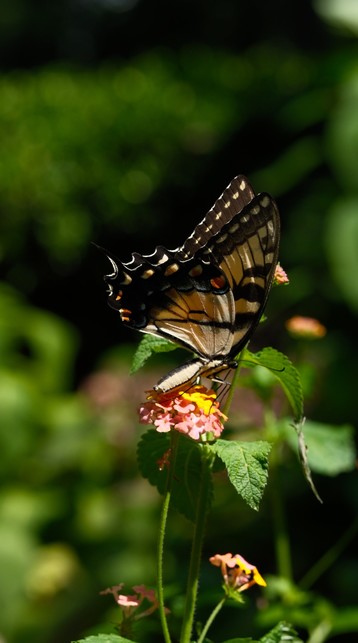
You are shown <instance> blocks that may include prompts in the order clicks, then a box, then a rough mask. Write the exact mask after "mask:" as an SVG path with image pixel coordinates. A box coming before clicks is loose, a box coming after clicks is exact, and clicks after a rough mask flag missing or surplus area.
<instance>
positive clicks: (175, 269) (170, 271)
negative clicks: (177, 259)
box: [164, 263, 179, 277]
mask: <svg viewBox="0 0 358 643" xmlns="http://www.w3.org/2000/svg"><path fill="white" fill-rule="evenodd" d="M178 270H179V265H178V264H177V263H171V264H170V265H169V266H168V267H167V268H166V269H165V272H164V276H165V277H169V276H170V275H173V274H174V273H175V272H178Z"/></svg>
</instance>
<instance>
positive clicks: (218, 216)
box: [215, 210, 222, 221]
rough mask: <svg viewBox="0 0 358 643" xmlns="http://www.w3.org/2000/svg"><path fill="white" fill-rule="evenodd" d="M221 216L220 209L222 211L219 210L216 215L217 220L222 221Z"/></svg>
mask: <svg viewBox="0 0 358 643" xmlns="http://www.w3.org/2000/svg"><path fill="white" fill-rule="evenodd" d="M221 217H222V212H221V210H220V212H217V213H216V215H215V221H220V219H221Z"/></svg>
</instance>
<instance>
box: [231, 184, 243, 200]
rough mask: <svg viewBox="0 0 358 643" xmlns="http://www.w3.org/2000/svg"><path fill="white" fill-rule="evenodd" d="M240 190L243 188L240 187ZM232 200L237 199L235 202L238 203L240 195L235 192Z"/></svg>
mask: <svg viewBox="0 0 358 643" xmlns="http://www.w3.org/2000/svg"><path fill="white" fill-rule="evenodd" d="M240 189H241V187H240ZM232 198H233V199H235V201H236V199H238V198H239V193H238V192H234V194H233V195H232Z"/></svg>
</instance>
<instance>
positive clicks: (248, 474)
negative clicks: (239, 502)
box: [211, 440, 271, 510]
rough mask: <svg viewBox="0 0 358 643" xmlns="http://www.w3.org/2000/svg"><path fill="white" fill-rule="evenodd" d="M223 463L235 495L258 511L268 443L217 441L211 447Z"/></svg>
mask: <svg viewBox="0 0 358 643" xmlns="http://www.w3.org/2000/svg"><path fill="white" fill-rule="evenodd" d="M211 448H212V449H213V450H214V451H215V453H216V455H217V456H218V457H219V458H220V459H221V460H222V461H223V462H224V464H225V466H226V469H227V472H228V476H229V479H230V482H231V483H232V484H233V485H234V487H235V489H236V491H237V493H238V494H239V495H240V496H242V498H243V499H244V500H245V501H246V502H247V504H248V505H249V506H250V507H251V508H252V509H255V510H258V508H259V504H260V500H261V498H262V495H263V491H264V488H265V486H266V483H267V475H268V454H269V452H270V449H271V445H270V444H269V443H268V442H263V441H258V442H228V441H227V440H217V442H215V444H214V445H213V446H212V447H211Z"/></svg>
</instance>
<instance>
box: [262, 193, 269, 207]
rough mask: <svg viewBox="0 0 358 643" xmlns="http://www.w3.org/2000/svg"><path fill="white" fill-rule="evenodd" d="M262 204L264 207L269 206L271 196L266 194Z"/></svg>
mask: <svg viewBox="0 0 358 643" xmlns="http://www.w3.org/2000/svg"><path fill="white" fill-rule="evenodd" d="M260 204H261V206H262V207H263V208H267V207H268V206H269V205H270V199H269V197H268V196H267V194H265V196H264V197H263V199H261V201H260Z"/></svg>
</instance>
